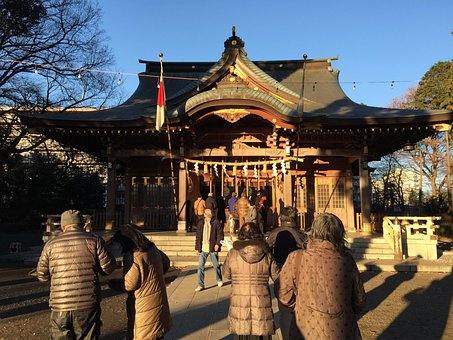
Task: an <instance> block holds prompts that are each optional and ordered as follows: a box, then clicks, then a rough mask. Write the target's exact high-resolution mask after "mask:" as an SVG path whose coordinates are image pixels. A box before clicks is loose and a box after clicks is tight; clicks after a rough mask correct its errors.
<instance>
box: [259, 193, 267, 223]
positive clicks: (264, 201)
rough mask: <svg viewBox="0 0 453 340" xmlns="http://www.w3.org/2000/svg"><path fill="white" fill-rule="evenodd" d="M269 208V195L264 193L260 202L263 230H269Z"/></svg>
mask: <svg viewBox="0 0 453 340" xmlns="http://www.w3.org/2000/svg"><path fill="white" fill-rule="evenodd" d="M268 209H269V202H268V201H267V197H266V196H264V195H262V196H261V199H260V201H259V202H258V213H259V214H260V220H261V223H262V230H263V232H266V230H267V211H268Z"/></svg>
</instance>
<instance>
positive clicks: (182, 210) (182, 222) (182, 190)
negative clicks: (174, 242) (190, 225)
mask: <svg viewBox="0 0 453 340" xmlns="http://www.w3.org/2000/svg"><path fill="white" fill-rule="evenodd" d="M186 201H187V177H186V164H185V163H184V162H179V176H178V230H177V231H178V233H179V232H184V233H185V232H186V227H187V226H186V224H187V221H186Z"/></svg>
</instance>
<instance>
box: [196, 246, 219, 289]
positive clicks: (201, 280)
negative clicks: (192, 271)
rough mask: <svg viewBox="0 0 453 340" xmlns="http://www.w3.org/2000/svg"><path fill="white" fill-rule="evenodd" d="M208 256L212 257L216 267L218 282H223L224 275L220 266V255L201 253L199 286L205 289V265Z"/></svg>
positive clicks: (199, 259)
mask: <svg viewBox="0 0 453 340" xmlns="http://www.w3.org/2000/svg"><path fill="white" fill-rule="evenodd" d="M208 255H211V262H212V265H213V266H214V270H215V276H216V278H217V282H221V281H222V273H221V271H220V264H219V254H218V253H217V252H209V253H205V252H201V253H200V257H199V258H198V271H197V273H198V285H199V286H200V287H204V265H205V263H206V259H207V258H208Z"/></svg>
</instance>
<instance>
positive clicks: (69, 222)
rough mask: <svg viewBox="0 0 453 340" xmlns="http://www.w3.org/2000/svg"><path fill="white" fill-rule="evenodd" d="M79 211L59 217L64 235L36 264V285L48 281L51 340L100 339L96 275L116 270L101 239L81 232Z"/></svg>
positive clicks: (60, 236) (98, 293) (61, 235)
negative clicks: (37, 281)
mask: <svg viewBox="0 0 453 340" xmlns="http://www.w3.org/2000/svg"><path fill="white" fill-rule="evenodd" d="M83 224H84V219H83V215H82V213H81V212H80V211H77V210H68V211H65V212H64V213H63V214H61V230H62V231H63V233H61V234H60V235H58V236H57V237H55V238H53V239H51V240H49V241H48V242H47V243H46V244H45V245H44V249H43V251H42V253H41V256H40V258H39V261H38V266H37V268H36V273H37V276H38V279H39V281H41V282H49V281H50V299H49V306H50V308H51V310H52V312H51V315H50V338H51V339H99V336H100V330H101V307H100V301H101V295H100V293H101V287H100V283H99V277H98V274H102V275H108V274H110V273H111V272H112V271H113V270H114V269H115V258H114V257H113V256H112V255H111V254H110V253H109V252H108V251H107V249H106V247H105V244H104V241H103V240H102V238H100V237H98V236H97V235H95V234H92V233H90V232H85V231H84V229H83Z"/></svg>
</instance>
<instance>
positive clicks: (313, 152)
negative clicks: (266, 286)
mask: <svg viewBox="0 0 453 340" xmlns="http://www.w3.org/2000/svg"><path fill="white" fill-rule="evenodd" d="M333 60H335V58H331V59H316V60H315V59H303V60H276V61H251V60H250V59H249V58H248V56H247V53H246V52H245V48H244V41H243V40H242V39H241V38H239V37H237V36H236V35H235V32H234V31H233V35H232V36H231V37H229V38H228V39H227V40H226V41H225V43H224V51H223V53H222V55H221V58H220V59H219V60H218V61H217V62H213V63H208V62H169V63H165V62H164V64H163V66H164V78H165V88H166V107H167V117H168V125H167V124H164V127H163V129H161V130H156V129H155V115H156V99H157V86H156V84H157V77H158V75H159V73H160V63H159V62H152V61H140V62H141V63H144V64H145V65H146V70H145V72H144V73H141V74H140V75H139V79H140V83H139V86H138V88H137V90H136V91H135V93H134V94H133V95H132V96H131V98H129V99H128V100H127V101H126V102H125V103H123V104H121V105H119V106H117V107H114V108H111V109H107V110H101V111H94V112H77V113H70V114H69V113H63V112H62V113H52V114H47V115H41V116H26V115H23V116H22V117H21V118H22V120H23V121H24V123H26V124H27V125H28V126H29V127H30V128H31V129H32V130H33V131H36V132H39V133H43V134H45V135H46V136H48V137H50V138H54V139H56V140H58V141H60V142H62V143H64V144H67V145H71V146H73V147H75V148H77V149H80V150H83V151H86V152H89V153H91V154H94V155H97V156H100V157H102V158H104V159H106V160H107V162H108V188H107V197H108V199H107V222H106V228H111V227H112V226H113V224H114V223H115V222H114V221H115V215H118V213H120V215H121V216H122V220H121V221H120V222H129V221H132V222H135V223H137V224H140V225H143V226H144V227H145V228H150V229H158V228H160V229H162V228H163V229H175V228H178V230H184V229H185V226H186V223H187V219H188V217H189V214H187V213H186V211H187V207H190V205H191V203H192V202H194V200H195V199H196V196H197V194H198V193H199V192H201V193H202V194H203V196H205V197H206V196H207V193H208V192H214V193H215V195H217V196H224V197H226V198H227V199H228V198H229V196H230V195H231V192H233V191H234V192H236V193H238V194H240V193H241V192H242V191H244V190H245V191H246V192H247V194H248V195H249V196H253V195H254V194H255V193H256V191H257V190H260V191H263V192H264V193H265V194H266V195H267V197H268V198H269V200H270V202H271V205H272V211H273V212H274V214H273V215H272V214H271V216H274V220H272V217H271V219H270V220H269V221H268V223H269V224H273V225H275V224H276V223H278V221H277V219H276V218H275V217H276V216H277V215H278V212H279V209H280V207H281V206H287V205H295V206H297V208H298V210H299V213H300V215H301V220H302V221H303V223H305V224H306V225H309V223H310V221H311V220H312V219H313V217H314V216H315V215H316V214H317V213H320V212H332V213H335V214H337V215H338V216H339V217H340V218H341V219H342V221H343V222H344V224H345V226H346V228H347V229H349V230H355V229H360V230H364V231H366V232H368V231H370V230H371V229H370V187H369V169H368V162H369V161H372V160H378V159H379V158H380V157H382V156H383V155H386V154H389V153H391V152H393V151H396V150H398V149H401V148H402V147H403V146H404V145H407V144H413V143H416V142H417V141H419V140H421V139H423V138H425V137H427V136H429V135H432V134H433V133H434V132H435V129H436V125H438V124H451V122H452V120H453V113H452V112H450V111H440V110H437V111H424V110H398V109H388V108H379V107H369V106H365V105H359V104H357V103H354V102H353V101H351V100H350V99H349V98H348V97H347V96H346V95H345V93H344V92H343V90H342V89H341V87H340V85H339V82H338V73H339V72H338V71H337V70H335V69H334V68H333V67H332V61H333ZM153 98H155V99H153ZM168 139H170V141H171V152H170V150H169V143H168ZM171 164H172V165H173V171H172V167H171V166H170V165H171ZM174 194H175V196H176V200H173V196H174ZM355 196H356V197H359V199H358V200H354V197H355ZM174 202H176V209H174V207H173V203H174ZM358 211H360V212H361V214H362V221H363V226H362V225H360V226H357V225H356V223H355V214H356V212H358ZM117 223H118V222H117Z"/></svg>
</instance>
